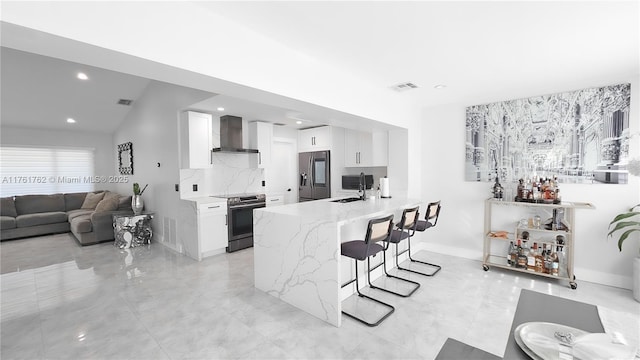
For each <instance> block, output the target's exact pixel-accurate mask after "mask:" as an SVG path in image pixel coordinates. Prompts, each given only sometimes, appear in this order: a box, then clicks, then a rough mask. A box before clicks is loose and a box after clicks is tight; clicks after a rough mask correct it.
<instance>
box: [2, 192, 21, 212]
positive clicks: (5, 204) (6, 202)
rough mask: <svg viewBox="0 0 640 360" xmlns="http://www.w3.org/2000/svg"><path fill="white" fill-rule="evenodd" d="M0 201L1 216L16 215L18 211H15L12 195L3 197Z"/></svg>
mask: <svg viewBox="0 0 640 360" xmlns="http://www.w3.org/2000/svg"><path fill="white" fill-rule="evenodd" d="M0 201H1V202H0V215H1V216H10V217H16V216H18V212H17V211H16V203H15V202H14V201H13V196H9V197H3V198H2V199H1V200H0Z"/></svg>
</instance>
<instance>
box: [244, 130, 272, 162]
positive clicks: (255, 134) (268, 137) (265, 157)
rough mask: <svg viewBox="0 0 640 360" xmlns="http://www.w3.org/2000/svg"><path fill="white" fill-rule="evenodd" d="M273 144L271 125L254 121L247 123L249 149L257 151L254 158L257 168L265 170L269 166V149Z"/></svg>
mask: <svg viewBox="0 0 640 360" xmlns="http://www.w3.org/2000/svg"><path fill="white" fill-rule="evenodd" d="M272 144H273V124H271V123H266V122H261V121H254V122H251V123H249V148H251V149H258V151H259V153H258V156H257V157H255V158H256V161H257V164H256V166H257V167H258V168H263V169H264V168H267V167H269V165H270V164H271V147H272Z"/></svg>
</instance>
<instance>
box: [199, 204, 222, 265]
mask: <svg viewBox="0 0 640 360" xmlns="http://www.w3.org/2000/svg"><path fill="white" fill-rule="evenodd" d="M197 221H198V253H199V254H200V256H199V258H200V259H199V260H201V259H202V258H204V257H207V256H211V255H216V254H220V253H223V252H225V248H226V247H227V245H228V243H229V241H228V239H229V233H228V230H227V223H228V222H227V203H226V202H219V203H210V204H201V205H200V206H198V219H197Z"/></svg>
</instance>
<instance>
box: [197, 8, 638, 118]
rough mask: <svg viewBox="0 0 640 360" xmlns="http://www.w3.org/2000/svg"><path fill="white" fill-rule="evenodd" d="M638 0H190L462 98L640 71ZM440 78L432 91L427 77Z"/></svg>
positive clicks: (475, 99) (382, 78) (539, 90)
mask: <svg viewBox="0 0 640 360" xmlns="http://www.w3.org/2000/svg"><path fill="white" fill-rule="evenodd" d="M639 3H640V2H638V1H635V0H634V1H529V2H522V1H489V2H487V1H467V2H461V1H446V2H445V1H403V2H400V1H313V2H308V1H281V2H280V1H266V2H244V1H242V2H233V1H213V2H197V4H199V5H201V6H202V7H203V8H205V9H208V10H209V11H213V12H216V13H220V14H223V15H224V16H225V17H227V18H229V19H233V20H234V21H236V22H238V23H239V24H242V25H244V26H247V27H249V28H251V29H253V30H255V31H257V32H259V33H262V34H263V35H266V36H268V37H271V38H273V39H276V40H277V41H279V42H280V43H282V44H284V45H286V46H288V47H291V48H294V49H296V50H297V51H300V52H303V53H306V54H307V55H309V56H312V57H314V58H317V59H319V60H320V61H322V62H325V63H331V64H333V65H335V66H339V67H342V68H346V69H348V70H349V71H350V72H351V73H352V74H357V75H359V76H361V77H363V78H365V79H367V80H369V81H370V82H371V83H372V84H373V85H374V86H379V87H390V86H392V85H395V84H398V83H402V82H413V83H415V84H417V85H418V86H419V87H420V88H419V89H415V90H410V91H407V92H405V94H406V96H407V97H411V98H412V99H413V100H414V101H415V103H416V104H419V105H420V106H431V105H437V104H443V103H452V102H461V103H467V104H469V105H472V104H476V103H482V102H489V101H497V100H508V99H513V98H518V97H523V96H534V95H543V94H546V93H549V92H556V91H566V90H573V89H578V88H584V87H590V86H598V85H604V84H610V83H616V82H618V81H624V80H626V79H628V78H629V76H631V75H638V74H640V58H639V53H640V20H639V19H640V5H639ZM438 84H444V85H447V87H446V88H444V89H442V90H437V89H434V86H435V85H438Z"/></svg>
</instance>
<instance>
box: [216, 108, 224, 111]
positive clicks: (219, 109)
mask: <svg viewBox="0 0 640 360" xmlns="http://www.w3.org/2000/svg"><path fill="white" fill-rule="evenodd" d="M216 110H218V111H224V108H223V107H219V108H218V109H216Z"/></svg>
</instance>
